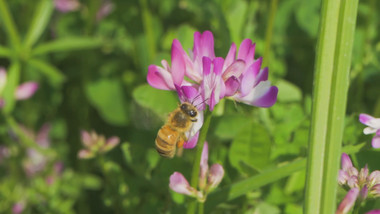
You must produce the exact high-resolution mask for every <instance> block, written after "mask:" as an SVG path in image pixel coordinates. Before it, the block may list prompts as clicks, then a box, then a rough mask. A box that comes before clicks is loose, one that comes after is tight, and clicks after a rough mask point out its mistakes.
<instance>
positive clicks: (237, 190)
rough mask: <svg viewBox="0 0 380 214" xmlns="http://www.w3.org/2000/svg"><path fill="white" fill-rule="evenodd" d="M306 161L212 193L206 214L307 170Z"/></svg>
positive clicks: (285, 166) (298, 161)
mask: <svg viewBox="0 0 380 214" xmlns="http://www.w3.org/2000/svg"><path fill="white" fill-rule="evenodd" d="M305 166H306V160H305V159H301V160H296V161H294V162H291V163H288V164H286V165H283V166H281V167H277V168H274V169H267V170H265V171H264V172H262V173H261V174H259V175H255V176H252V177H250V178H247V179H244V180H242V181H238V182H235V183H233V184H232V185H230V186H226V187H223V188H222V189H219V190H216V191H215V192H212V193H210V195H209V196H208V197H207V202H206V204H205V213H209V212H211V211H212V210H213V209H214V208H215V207H216V206H217V205H218V204H220V203H224V202H226V201H230V200H233V199H235V198H237V197H239V196H243V195H245V194H247V193H248V192H251V191H253V190H256V189H258V188H260V187H262V186H265V185H267V184H270V183H272V182H275V181H277V180H279V179H282V178H285V177H287V176H289V175H291V174H293V173H294V172H297V171H299V170H303V169H305Z"/></svg>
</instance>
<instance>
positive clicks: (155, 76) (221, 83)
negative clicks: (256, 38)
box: [147, 31, 278, 148]
mask: <svg viewBox="0 0 380 214" xmlns="http://www.w3.org/2000/svg"><path fill="white" fill-rule="evenodd" d="M254 53H255V45H254V44H252V42H251V40H250V39H246V40H244V41H243V42H242V44H241V46H240V50H239V52H238V54H237V57H236V45H235V44H232V45H231V48H230V50H229V52H228V54H227V56H226V58H225V59H224V58H222V57H216V56H215V53H214V37H213V35H212V33H211V32H210V31H205V32H203V33H202V34H201V33H199V32H195V33H194V46H193V49H192V50H191V51H190V52H189V54H187V53H186V51H184V50H183V48H182V46H181V43H180V42H179V41H178V40H177V39H175V40H174V41H173V43H172V47H171V66H170V65H169V63H168V62H167V61H166V60H162V61H161V64H162V66H157V65H150V66H149V67H148V75H147V81H148V83H149V84H150V85H151V86H152V87H154V88H157V89H161V90H176V91H177V94H178V96H179V99H180V100H181V102H182V103H183V102H191V103H194V105H196V107H197V108H198V110H199V111H200V115H203V112H202V111H203V110H204V109H205V107H206V105H208V106H209V109H210V110H211V111H212V110H213V109H214V107H215V105H216V104H218V103H219V101H220V100H221V99H223V98H224V97H231V98H232V99H234V100H237V101H239V102H243V103H246V104H249V105H254V106H258V107H270V106H272V105H273V104H274V103H275V102H276V100H277V93H278V89H277V87H275V86H271V83H270V81H268V69H267V68H264V69H261V63H262V59H261V58H259V59H257V60H255V59H254ZM199 123H200V122H199ZM202 124H203V120H202V123H200V125H197V126H196V127H199V129H200V127H201V126H202ZM199 129H198V128H197V129H191V131H190V132H192V133H194V134H189V136H190V137H189V138H188V139H189V141H188V142H187V143H185V145H184V148H193V147H194V146H195V144H196V140H197V138H196V136H197V132H198V130H199ZM194 142H195V143H194Z"/></svg>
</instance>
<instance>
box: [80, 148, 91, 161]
mask: <svg viewBox="0 0 380 214" xmlns="http://www.w3.org/2000/svg"><path fill="white" fill-rule="evenodd" d="M93 157H95V154H94V153H93V152H91V151H89V150H85V149H82V150H80V151H79V152H78V158H80V159H90V158H93Z"/></svg>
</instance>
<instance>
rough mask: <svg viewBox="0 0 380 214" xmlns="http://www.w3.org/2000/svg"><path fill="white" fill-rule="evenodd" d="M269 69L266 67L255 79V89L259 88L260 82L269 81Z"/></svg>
mask: <svg viewBox="0 0 380 214" xmlns="http://www.w3.org/2000/svg"><path fill="white" fill-rule="evenodd" d="M268 73H269V72H268V68H267V67H265V68H263V69H261V70H260V72H259V74H258V75H257V76H256V78H255V83H254V85H253V87H255V86H257V85H258V84H259V83H260V82H262V81H266V80H268Z"/></svg>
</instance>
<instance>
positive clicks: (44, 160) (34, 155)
mask: <svg viewBox="0 0 380 214" xmlns="http://www.w3.org/2000/svg"><path fill="white" fill-rule="evenodd" d="M20 127H21V129H22V130H23V132H24V133H25V135H27V136H28V137H30V138H31V139H34V140H35V142H36V143H37V145H38V146H39V147H41V148H43V149H47V148H49V147H50V139H49V132H50V129H51V126H50V125H49V124H44V125H43V126H42V127H41V129H40V130H39V131H38V132H37V134H35V133H34V132H33V131H31V130H29V129H27V128H25V127H23V126H20ZM26 154H27V157H26V159H25V160H24V162H23V166H24V170H25V172H26V174H27V175H28V176H33V175H35V174H36V173H38V172H41V171H43V170H44V169H45V167H46V165H47V164H48V161H49V157H47V156H46V155H44V154H42V153H41V152H39V151H37V150H36V149H33V148H28V149H27V151H26Z"/></svg>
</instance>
